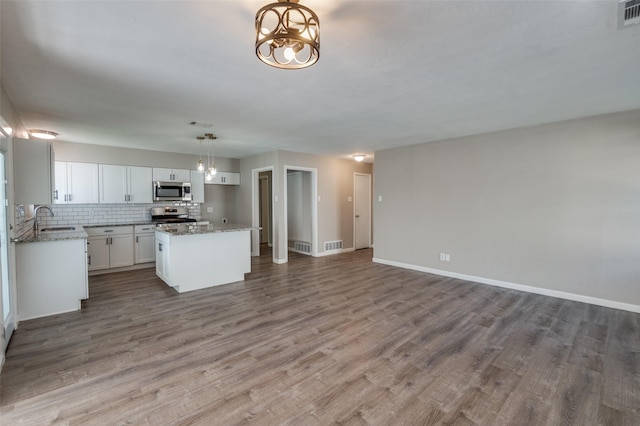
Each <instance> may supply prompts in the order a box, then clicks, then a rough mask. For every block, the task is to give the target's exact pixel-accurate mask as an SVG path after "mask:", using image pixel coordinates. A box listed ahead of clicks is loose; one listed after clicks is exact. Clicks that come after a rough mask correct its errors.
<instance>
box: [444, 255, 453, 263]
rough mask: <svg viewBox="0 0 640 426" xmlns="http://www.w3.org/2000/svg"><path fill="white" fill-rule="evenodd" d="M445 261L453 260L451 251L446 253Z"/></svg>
mask: <svg viewBox="0 0 640 426" xmlns="http://www.w3.org/2000/svg"><path fill="white" fill-rule="evenodd" d="M444 261H445V262H451V255H450V254H449V253H446V254H445V255H444Z"/></svg>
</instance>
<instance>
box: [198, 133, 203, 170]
mask: <svg viewBox="0 0 640 426" xmlns="http://www.w3.org/2000/svg"><path fill="white" fill-rule="evenodd" d="M196 139H198V140H199V141H200V158H199V159H198V164H197V165H196V171H197V172H198V173H204V163H203V162H202V141H203V140H204V136H198V137H197V138H196Z"/></svg>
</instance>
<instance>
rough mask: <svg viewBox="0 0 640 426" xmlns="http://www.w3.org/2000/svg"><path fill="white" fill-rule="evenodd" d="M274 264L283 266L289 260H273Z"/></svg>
mask: <svg viewBox="0 0 640 426" xmlns="http://www.w3.org/2000/svg"><path fill="white" fill-rule="evenodd" d="M273 263H275V264H277V265H282V264H283V263H287V259H273Z"/></svg>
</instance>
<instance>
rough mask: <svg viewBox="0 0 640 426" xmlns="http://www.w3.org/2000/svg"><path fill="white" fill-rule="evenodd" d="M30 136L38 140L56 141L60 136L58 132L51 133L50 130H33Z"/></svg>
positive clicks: (30, 131)
mask: <svg viewBox="0 0 640 426" xmlns="http://www.w3.org/2000/svg"><path fill="white" fill-rule="evenodd" d="M29 134H30V135H31V136H32V137H34V138H38V139H55V138H56V136H58V134H57V133H56V132H50V131H49V130H38V129H31V130H29Z"/></svg>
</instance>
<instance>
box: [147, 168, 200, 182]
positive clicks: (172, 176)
mask: <svg viewBox="0 0 640 426" xmlns="http://www.w3.org/2000/svg"><path fill="white" fill-rule="evenodd" d="M153 180H154V181H156V180H159V181H161V182H191V170H187V169H163V168H158V167H154V168H153Z"/></svg>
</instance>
